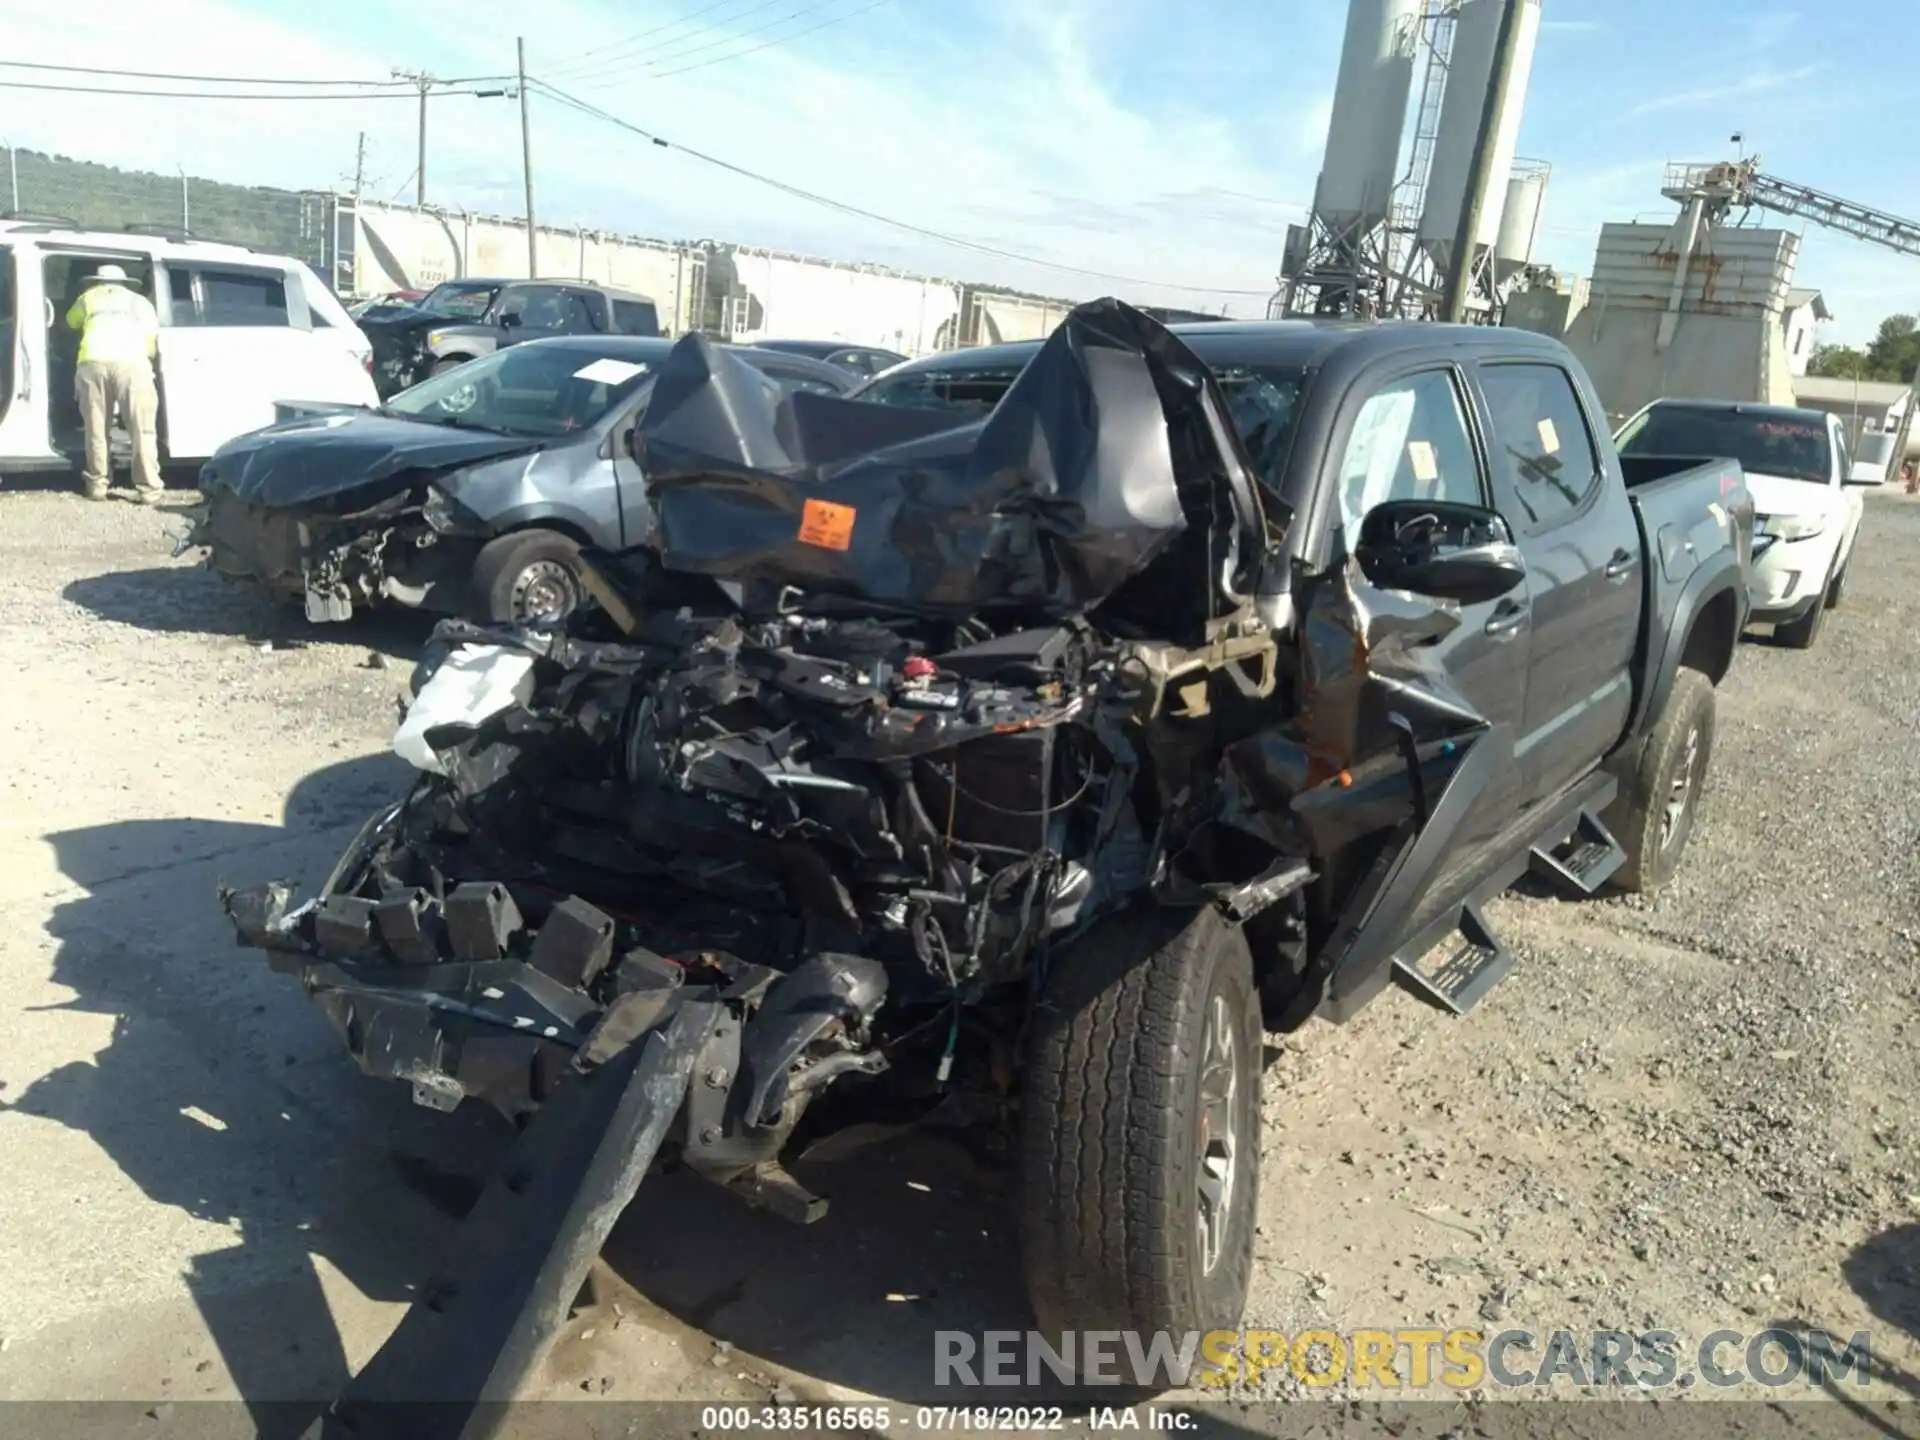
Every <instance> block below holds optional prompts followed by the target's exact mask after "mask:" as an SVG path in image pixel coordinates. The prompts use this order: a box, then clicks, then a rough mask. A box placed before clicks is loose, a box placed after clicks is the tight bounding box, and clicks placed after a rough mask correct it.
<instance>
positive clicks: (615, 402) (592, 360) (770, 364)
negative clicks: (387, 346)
mask: <svg viewBox="0 0 1920 1440" xmlns="http://www.w3.org/2000/svg"><path fill="white" fill-rule="evenodd" d="M670 348H671V342H669V341H666V340H661V339H651V340H647V339H638V338H630V337H626V336H591V337H581V338H568V339H560V340H535V341H530V342H528V343H527V344H524V345H515V346H513V347H511V348H510V349H507V350H502V351H499V352H497V353H495V354H493V355H489V356H486V357H485V358H483V359H480V360H476V361H474V362H473V363H472V364H471V365H469V366H464V367H462V368H461V369H459V370H458V371H455V372H453V373H451V374H443V375H436V376H434V377H433V378H432V379H430V380H428V381H426V382H424V383H423V384H420V385H416V386H415V387H413V388H412V389H411V390H406V391H403V392H401V393H400V394H398V395H395V396H393V397H392V398H391V399H389V400H388V401H387V402H386V403H385V404H384V405H382V406H380V407H379V409H378V410H359V411H353V410H348V409H346V408H345V407H332V408H331V409H328V408H327V407H314V411H315V413H308V414H305V415H301V416H295V417H293V418H290V419H288V420H286V421H284V422H283V423H280V424H276V425H271V426H268V427H267V428H265V429H262V430H257V431H255V432H254V433H252V434H250V435H245V436H242V437H241V438H239V439H237V440H234V441H232V442H230V443H229V444H227V445H225V446H223V447H221V449H220V450H219V451H218V452H217V453H216V454H215V455H214V456H213V458H212V459H210V460H209V461H208V462H207V463H206V466H205V467H204V468H203V469H202V471H201V474H200V489H201V492H202V493H203V495H204V496H205V505H204V507H203V513H202V514H201V515H200V516H198V517H197V523H196V525H195V527H194V530H193V531H192V533H191V534H190V536H189V538H188V542H187V543H188V545H190V546H199V547H204V548H205V549H206V551H207V555H208V564H209V565H210V566H211V567H212V568H213V569H215V570H217V571H219V572H220V573H222V574H224V575H227V576H229V577H231V578H234V579H237V580H240V581H242V582H244V583H247V584H252V585H258V586H261V587H264V588H265V589H266V590H268V591H269V592H271V593H274V594H279V595H285V596H287V597H289V598H297V599H299V600H300V601H301V602H302V604H303V605H304V608H305V611H306V614H307V617H308V618H309V619H311V620H344V619H346V618H347V617H348V616H349V615H351V614H352V613H353V611H354V610H356V609H363V608H365V607H367V606H370V605H373V604H376V603H379V602H381V601H383V600H388V599H391V600H394V601H397V602H399V603H400V604H403V605H413V606H424V607H427V608H431V609H438V610H443V611H452V612H456V613H465V614H470V615H472V616H475V617H476V618H479V619H483V620H519V619H528V618H533V617H537V616H538V617H557V616H561V615H564V614H566V613H567V612H568V611H569V610H571V609H572V608H573V607H574V606H575V605H577V604H578V603H579V601H580V597H581V591H580V573H581V572H580V566H579V551H580V547H581V546H583V545H598V546H604V547H608V548H614V549H618V548H621V547H624V546H628V545H632V544H635V543H637V541H638V540H639V538H640V536H641V535H642V534H643V533H644V532H645V528H646V519H647V500H646V495H645V490H644V487H643V485H642V481H641V475H640V470H639V467H638V466H637V465H636V463H635V461H634V456H633V451H632V448H631V446H630V444H629V440H630V437H631V432H632V429H633V422H634V417H635V416H636V415H638V414H639V413H640V412H641V410H642V409H643V408H644V407H645V405H646V403H647V397H648V394H649V393H650V391H651V389H652V385H653V380H654V376H655V374H656V373H657V371H658V369H659V366H660V362H661V361H662V360H664V359H665V358H666V355H667V352H668V351H669V349H670ZM743 353H744V354H745V355H746V358H747V360H748V361H749V363H750V364H751V365H752V366H753V367H754V373H755V374H757V375H759V376H762V377H763V378H764V381H765V383H766V384H767V385H768V386H769V387H770V388H771V389H772V390H773V391H774V392H776V393H779V394H790V393H792V392H794V391H797V390H813V391H818V392H821V393H825V394H841V393H844V392H845V391H847V390H849V389H850V388H852V385H853V377H852V376H850V375H848V374H847V372H846V371H844V370H842V369H840V368H838V367H837V366H832V365H824V364H821V363H820V362H818V361H814V360H808V359H805V358H803V357H801V356H797V355H775V354H768V353H761V352H757V351H749V352H743Z"/></svg>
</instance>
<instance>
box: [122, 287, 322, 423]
mask: <svg viewBox="0 0 1920 1440" xmlns="http://www.w3.org/2000/svg"><path fill="white" fill-rule="evenodd" d="M164 271H165V276H166V284H165V286H164V288H163V289H162V292H161V293H162V295H163V296H164V298H165V301H166V304H165V308H163V309H162V311H161V317H160V322H161V323H160V389H161V421H162V427H163V433H164V434H165V436H166V447H167V458H168V459H170V460H201V459H205V458H206V457H207V456H209V455H211V454H213V452H214V451H215V450H217V449H219V448H220V447H221V446H222V445H224V444H225V443H226V442H227V441H229V440H231V439H232V438H233V437H234V436H236V435H244V434H245V433H246V432H247V431H249V430H258V429H260V428H261V427H262V426H264V425H271V424H272V423H273V419H274V409H273V406H274V402H275V401H276V400H287V399H297V398H327V397H300V396H296V395H293V394H290V393H288V390H289V384H290V382H291V384H292V386H293V388H295V389H297V388H299V380H298V379H297V378H296V377H300V376H302V375H304V374H305V372H306V370H307V369H308V367H309V364H310V362H311V359H312V352H313V349H314V346H313V334H312V322H311V321H310V320H309V319H308V316H307V304H306V298H305V296H304V295H302V294H301V293H300V290H299V286H298V283H297V281H294V280H292V279H291V277H290V276H289V275H288V273H287V271H285V270H283V269H281V268H279V267H277V266H270V265H245V264H234V263H231V262H228V261H224V260H223V261H205V260H197V259H184V260H168V261H166V262H165V265H164Z"/></svg>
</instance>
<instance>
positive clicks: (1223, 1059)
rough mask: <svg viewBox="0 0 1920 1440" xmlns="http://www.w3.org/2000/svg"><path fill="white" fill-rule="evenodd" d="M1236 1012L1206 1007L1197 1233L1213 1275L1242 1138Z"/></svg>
mask: <svg viewBox="0 0 1920 1440" xmlns="http://www.w3.org/2000/svg"><path fill="white" fill-rule="evenodd" d="M1236 1043H1237V1042H1236V1037H1235V1035H1234V1027H1233V1012H1232V1010H1231V1009H1230V1007H1229V1006H1228V1004H1227V1000H1226V997H1225V996H1224V995H1216V996H1214V997H1213V999H1212V1001H1211V1002H1210V1003H1209V1004H1208V1006H1207V1023H1206V1028H1205V1030H1204V1031H1203V1032H1202V1034H1201V1038H1200V1134H1199V1147H1198V1148H1199V1166H1198V1173H1197V1176H1196V1181H1195V1189H1196V1192H1197V1193H1196V1197H1195V1198H1196V1200H1197V1202H1198V1203H1197V1204H1196V1205H1195V1207H1194V1212H1195V1227H1196V1230H1197V1237H1198V1240H1199V1249H1200V1269H1201V1271H1202V1273H1203V1274H1212V1273H1213V1270H1214V1267H1216V1266H1217V1265H1218V1264H1219V1263H1220V1257H1221V1256H1222V1255H1223V1254H1224V1253H1225V1252H1226V1245H1227V1229H1228V1226H1229V1224H1230V1222H1231V1220H1232V1218H1233V1202H1234V1193H1233V1185H1234V1172H1235V1169H1236V1162H1237V1160H1238V1156H1237V1154H1236V1153H1235V1152H1236V1150H1237V1148H1238V1145H1239V1136H1240V1123H1239V1122H1240V1105H1241V1102H1242V1097H1241V1093H1240V1075H1239V1069H1238V1067H1237V1066H1236V1065H1235V1063H1234V1058H1235V1056H1234V1047H1235V1044H1236Z"/></svg>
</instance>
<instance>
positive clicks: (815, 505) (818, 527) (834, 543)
mask: <svg viewBox="0 0 1920 1440" xmlns="http://www.w3.org/2000/svg"><path fill="white" fill-rule="evenodd" d="M857 513H858V512H857V511H856V510H855V509H854V508H853V506H851V505H836V504H834V503H833V502H832V501H831V500H809V501H807V503H806V505H805V506H804V507H803V508H802V509H801V511H800V543H801V544H802V545H818V546H819V547H820V548H821V549H822V550H845V549H846V548H847V547H849V546H850V545H852V544H853V517H854V516H855V515H856V514H857Z"/></svg>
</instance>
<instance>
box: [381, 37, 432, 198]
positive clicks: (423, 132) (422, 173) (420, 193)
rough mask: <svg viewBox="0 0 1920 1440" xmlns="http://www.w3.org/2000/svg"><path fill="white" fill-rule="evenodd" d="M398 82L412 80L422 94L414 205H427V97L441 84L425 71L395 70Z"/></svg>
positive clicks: (395, 77) (394, 76)
mask: <svg viewBox="0 0 1920 1440" xmlns="http://www.w3.org/2000/svg"><path fill="white" fill-rule="evenodd" d="M393 78H394V79H396V80H411V81H412V82H413V88H414V89H416V90H418V91H419V92H420V164H419V167H418V168H417V169H416V170H415V171H414V172H413V173H414V186H413V203H414V204H416V205H425V204H426V203H427V95H428V93H429V92H430V91H432V89H433V87H434V86H436V85H438V84H439V83H440V82H439V81H438V80H436V79H434V78H433V76H431V75H429V74H427V72H426V71H424V70H395V71H394V72H393Z"/></svg>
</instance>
